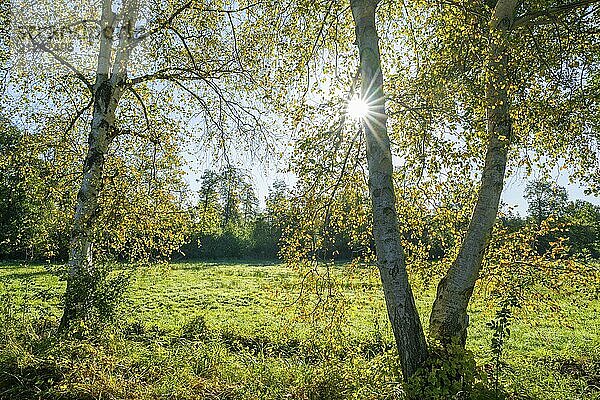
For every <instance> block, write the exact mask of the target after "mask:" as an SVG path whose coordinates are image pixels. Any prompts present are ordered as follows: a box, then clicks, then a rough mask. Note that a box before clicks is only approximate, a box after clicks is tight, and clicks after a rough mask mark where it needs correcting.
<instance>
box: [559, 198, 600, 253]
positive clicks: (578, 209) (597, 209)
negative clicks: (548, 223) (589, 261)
mask: <svg viewBox="0 0 600 400" xmlns="http://www.w3.org/2000/svg"><path fill="white" fill-rule="evenodd" d="M563 219H564V220H565V223H566V225H567V233H566V235H567V237H568V238H569V247H570V250H571V254H573V255H575V256H590V257H592V258H596V259H598V258H600V206H598V205H594V204H592V203H590V202H588V201H583V200H576V201H574V202H570V203H569V205H568V206H567V207H566V209H565V211H564V216H563Z"/></svg>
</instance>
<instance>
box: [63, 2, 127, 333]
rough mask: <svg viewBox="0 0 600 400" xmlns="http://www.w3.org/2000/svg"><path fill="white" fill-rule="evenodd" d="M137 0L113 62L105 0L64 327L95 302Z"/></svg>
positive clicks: (124, 21) (113, 17) (110, 23)
mask: <svg viewBox="0 0 600 400" xmlns="http://www.w3.org/2000/svg"><path fill="white" fill-rule="evenodd" d="M136 5H137V3H136V2H135V1H133V0H130V1H129V2H127V4H126V5H125V6H124V10H123V18H122V22H121V29H120V31H121V32H120V37H119V48H118V49H117V52H116V55H115V62H114V64H113V66H112V73H111V58H112V47H113V34H114V30H115V28H114V24H115V20H116V15H115V14H114V13H113V11H112V0H103V3H102V17H101V30H102V31H101V35H100V49H99V52H98V64H97V69H96V81H95V84H94V86H93V89H92V96H93V109H92V122H91V126H90V133H89V135H88V150H87V154H86V157H85V161H84V163H83V179H82V182H81V186H80V189H79V192H78V193H77V203H76V208H75V215H74V217H73V227H72V231H71V238H70V246H69V263H68V266H69V273H68V277H67V290H66V293H65V304H64V310H63V315H62V318H61V321H60V327H59V330H65V329H66V328H68V326H69V324H70V322H72V321H73V320H75V319H78V318H81V317H84V316H85V314H86V313H87V312H88V311H89V310H90V308H91V307H92V306H93V302H94V293H95V289H96V285H97V284H98V279H99V277H98V274H97V269H96V268H95V266H94V259H93V238H92V235H93V225H94V222H95V219H96V216H97V210H98V199H99V197H98V196H99V193H100V191H101V189H102V181H103V171H104V165H105V160H106V156H107V153H108V149H109V146H110V143H111V141H112V139H113V138H114V134H115V132H114V131H115V113H116V110H117V107H118V104H119V99H120V97H121V94H122V84H123V83H124V82H125V79H126V66H127V62H128V59H129V55H130V53H131V49H132V43H133V42H132V39H133V28H134V25H135V17H136V14H135V10H136Z"/></svg>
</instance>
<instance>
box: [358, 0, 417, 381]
mask: <svg viewBox="0 0 600 400" xmlns="http://www.w3.org/2000/svg"><path fill="white" fill-rule="evenodd" d="M377 3H378V1H377V0H351V1H350V5H351V8H352V15H353V17H354V22H355V29H356V39H357V42H358V48H359V52H360V72H361V78H362V88H361V94H362V98H363V99H365V100H366V101H367V102H368V103H369V108H370V112H369V115H368V116H367V117H366V118H365V120H364V123H363V125H364V129H365V137H366V142H367V162H368V169H369V192H370V195H371V202H372V207H373V237H374V240H375V249H376V253H377V266H378V268H379V273H380V276H381V282H382V284H383V292H384V296H385V302H386V305H387V310H388V315H389V318H390V322H391V325H392V330H393V332H394V338H395V340H396V346H397V348H398V354H399V356H400V361H401V365H402V373H403V378H404V379H405V380H406V379H407V378H408V377H410V376H411V375H413V374H414V372H415V371H416V370H417V368H418V367H419V366H420V365H421V364H422V363H423V361H424V360H425V359H426V358H427V344H426V341H425V335H424V333H423V328H422V326H421V321H420V320H419V314H418V312H417V308H416V306H415V301H414V297H413V293H412V290H411V287H410V284H409V282H408V274H407V272H406V266H405V261H404V254H403V249H402V244H401V242H400V230H399V227H398V216H397V214H396V197H395V193H394V184H393V180H392V172H393V166H392V153H391V151H390V139H389V136H388V132H387V127H386V121H387V116H386V113H385V97H384V94H383V74H382V71H381V60H380V53H379V38H378V36H377V30H376V27H375V11H376V7H377Z"/></svg>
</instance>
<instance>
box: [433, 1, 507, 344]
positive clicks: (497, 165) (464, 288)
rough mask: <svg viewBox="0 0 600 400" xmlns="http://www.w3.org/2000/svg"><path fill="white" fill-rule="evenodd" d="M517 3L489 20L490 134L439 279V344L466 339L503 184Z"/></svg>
mask: <svg viewBox="0 0 600 400" xmlns="http://www.w3.org/2000/svg"><path fill="white" fill-rule="evenodd" d="M516 4H517V0H500V1H498V3H497V4H496V8H495V10H494V15H493V17H492V20H491V22H490V29H491V36H492V44H491V45H490V46H491V48H490V55H489V61H488V68H487V74H488V80H487V82H486V90H485V101H486V109H487V110H486V112H487V128H486V129H487V133H488V135H489V139H488V146H487V151H486V157H485V165H484V169H483V173H482V176H481V186H480V188H479V193H478V197H477V203H476V205H475V209H474V211H473V215H472V217H471V221H470V223H469V227H468V229H467V233H466V236H465V238H464V240H463V242H462V245H461V248H460V250H459V253H458V256H457V257H456V260H455V261H454V263H453V264H452V266H451V267H450V269H449V271H448V273H447V274H446V276H445V277H444V278H443V279H442V280H441V281H440V283H439V285H438V289H437V294H436V299H435V302H434V304H433V309H432V312H431V317H430V322H429V330H430V336H431V337H432V338H433V339H437V340H439V341H441V342H442V343H443V344H448V343H450V342H458V343H459V344H461V345H462V346H464V345H465V342H466V338H467V327H468V323H469V319H468V315H467V306H468V304H469V300H470V298H471V295H472V293H473V289H474V288H475V283H476V281H477V279H478V277H479V271H480V269H481V264H482V261H483V256H484V253H485V250H486V247H487V245H488V243H489V239H490V236H491V233H492V229H493V227H494V223H495V221H496V215H497V213H498V206H499V204H500V195H501V194H502V189H503V188H504V175H505V171H506V162H507V153H508V150H509V146H510V141H511V136H512V122H511V119H510V115H509V111H510V110H509V98H508V93H507V89H508V85H509V82H510V80H509V76H508V73H507V68H508V55H507V54H506V39H507V38H506V36H507V35H508V32H509V30H510V27H511V25H512V22H513V18H514V12H515V7H516Z"/></svg>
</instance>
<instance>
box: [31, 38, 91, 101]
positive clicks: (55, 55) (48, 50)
mask: <svg viewBox="0 0 600 400" xmlns="http://www.w3.org/2000/svg"><path fill="white" fill-rule="evenodd" d="M27 35H28V36H29V40H31V43H32V44H33V45H34V46H35V47H36V48H38V49H40V50H42V51H43V52H45V53H48V54H50V55H51V56H52V57H53V58H54V59H55V60H56V61H58V62H59V63H60V64H61V65H63V66H64V67H66V68H68V69H69V70H71V72H73V73H74V74H75V76H76V77H77V78H79V80H80V81H81V82H83V84H84V85H85V86H86V87H87V88H88V89H89V91H90V93H93V92H94V86H93V85H92V84H91V83H90V82H89V81H88V80H87V78H86V77H85V76H84V75H83V73H81V72H80V71H79V70H78V69H77V68H75V66H74V65H73V64H71V63H70V62H68V61H67V60H65V59H64V58H63V57H61V56H60V55H59V54H58V53H57V52H56V51H54V50H53V49H51V48H49V47H48V46H46V45H45V44H43V43H41V42H36V40H35V39H34V38H33V36H32V35H31V33H30V32H27Z"/></svg>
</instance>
